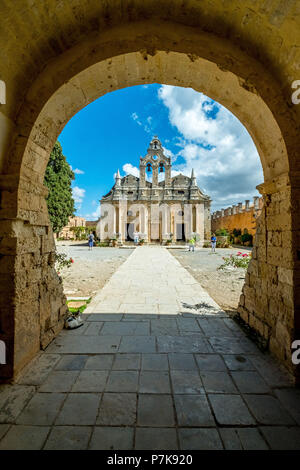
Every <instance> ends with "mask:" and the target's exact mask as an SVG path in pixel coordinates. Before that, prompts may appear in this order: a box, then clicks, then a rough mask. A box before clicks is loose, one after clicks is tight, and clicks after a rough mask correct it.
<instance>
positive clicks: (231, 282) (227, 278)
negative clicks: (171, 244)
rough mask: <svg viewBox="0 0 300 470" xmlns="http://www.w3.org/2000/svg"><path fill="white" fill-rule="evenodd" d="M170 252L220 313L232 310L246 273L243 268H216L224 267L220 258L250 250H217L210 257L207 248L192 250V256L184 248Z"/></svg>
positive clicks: (236, 304) (234, 308)
mask: <svg viewBox="0 0 300 470" xmlns="http://www.w3.org/2000/svg"><path fill="white" fill-rule="evenodd" d="M170 251H171V253H172V255H173V256H175V258H176V259H177V260H178V261H179V262H180V264H181V265H182V266H183V267H184V268H186V269H187V270H188V271H189V272H190V273H191V274H192V275H193V277H194V278H195V279H197V281H198V282H199V283H200V284H201V286H202V287H203V288H204V289H205V290H206V291H207V292H208V293H209V295H210V296H211V297H212V298H213V299H214V300H215V302H217V304H218V305H220V307H221V308H222V309H223V310H225V311H229V312H232V311H234V310H236V308H237V306H238V302H239V298H240V295H241V292H242V287H243V285H244V282H245V274H246V271H245V269H243V268H226V269H224V270H223V269H222V270H218V269H217V268H218V267H219V266H221V264H223V263H224V260H223V256H226V257H227V256H230V254H235V255H236V254H237V253H238V252H242V253H249V252H250V251H251V248H217V250H216V253H212V252H211V249H210V248H196V250H195V253H192V252H189V251H188V248H185V247H184V248H182V249H174V250H172V249H171V250H170Z"/></svg>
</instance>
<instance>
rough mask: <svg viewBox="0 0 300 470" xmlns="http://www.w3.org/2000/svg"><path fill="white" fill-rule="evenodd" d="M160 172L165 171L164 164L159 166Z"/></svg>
mask: <svg viewBox="0 0 300 470" xmlns="http://www.w3.org/2000/svg"><path fill="white" fill-rule="evenodd" d="M159 172H160V173H163V172H164V167H163V165H162V164H161V165H160V166H159Z"/></svg>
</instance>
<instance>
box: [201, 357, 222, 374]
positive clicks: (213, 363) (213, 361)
mask: <svg viewBox="0 0 300 470" xmlns="http://www.w3.org/2000/svg"><path fill="white" fill-rule="evenodd" d="M195 358H196V361H197V364H198V367H199V370H200V372H202V371H219V372H222V371H224V372H225V371H226V370H227V368H226V365H225V363H224V361H223V359H222V357H221V356H220V355H219V354H195Z"/></svg>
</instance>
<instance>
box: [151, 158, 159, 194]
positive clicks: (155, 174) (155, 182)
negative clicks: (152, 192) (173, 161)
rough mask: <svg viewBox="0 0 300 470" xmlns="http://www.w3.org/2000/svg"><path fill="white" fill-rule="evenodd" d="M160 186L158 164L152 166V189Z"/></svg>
mask: <svg viewBox="0 0 300 470" xmlns="http://www.w3.org/2000/svg"><path fill="white" fill-rule="evenodd" d="M156 186H158V164H157V163H156V162H155V163H153V164H152V187H153V188H154V187H156Z"/></svg>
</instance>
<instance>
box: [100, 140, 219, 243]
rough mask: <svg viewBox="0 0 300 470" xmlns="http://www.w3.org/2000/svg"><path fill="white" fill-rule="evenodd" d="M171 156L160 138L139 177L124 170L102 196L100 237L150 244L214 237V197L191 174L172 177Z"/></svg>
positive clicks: (143, 162)
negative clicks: (212, 213)
mask: <svg viewBox="0 0 300 470" xmlns="http://www.w3.org/2000/svg"><path fill="white" fill-rule="evenodd" d="M171 170H172V163H171V158H170V157H167V156H166V155H165V154H164V151H163V148H162V144H161V142H160V140H159V139H158V138H157V137H156V136H155V137H154V138H153V139H152V141H151V142H150V145H149V148H148V150H147V154H146V155H145V156H144V157H140V166H139V177H137V176H134V175H131V174H129V175H126V176H124V177H123V178H121V176H120V172H119V170H118V172H117V174H116V177H115V184H114V186H113V187H112V189H111V190H110V191H109V193H108V194H106V195H105V196H103V197H102V199H101V201H100V204H101V217H100V221H99V224H98V235H99V237H100V239H101V240H107V239H111V238H116V239H118V240H119V241H120V242H122V243H124V242H126V241H132V240H133V239H134V236H135V234H138V236H139V239H143V240H144V241H145V243H165V242H169V243H170V242H171V241H172V243H174V242H184V241H186V240H188V239H189V238H191V236H192V235H194V234H197V235H198V236H199V237H198V239H199V244H200V245H201V243H203V241H204V240H207V239H209V238H210V226H211V220H210V203H211V199H210V198H209V196H207V195H205V194H204V193H203V192H202V191H201V189H200V188H199V187H198V186H197V181H196V177H195V175H194V170H192V173H191V176H190V177H188V176H184V175H182V174H179V175H177V176H173V177H172V176H171Z"/></svg>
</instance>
